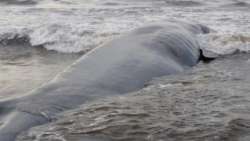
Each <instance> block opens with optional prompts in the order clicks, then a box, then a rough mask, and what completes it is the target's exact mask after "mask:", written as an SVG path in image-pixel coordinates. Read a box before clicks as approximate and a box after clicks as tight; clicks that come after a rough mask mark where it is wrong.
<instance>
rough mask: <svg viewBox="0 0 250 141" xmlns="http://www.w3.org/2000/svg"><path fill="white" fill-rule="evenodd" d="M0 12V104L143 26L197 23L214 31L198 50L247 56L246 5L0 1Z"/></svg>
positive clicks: (195, 0)
mask: <svg viewBox="0 0 250 141" xmlns="http://www.w3.org/2000/svg"><path fill="white" fill-rule="evenodd" d="M0 7H1V8H0V15H1V16H0V44H1V46H0V51H1V52H0V86H1V87H0V99H1V100H3V99H5V98H9V97H12V96H21V95H23V94H26V93H28V92H29V91H30V90H31V89H34V88H36V87H38V86H40V85H41V84H43V83H46V82H47V81H48V80H50V79H52V78H53V77H54V76H55V75H56V74H57V73H58V72H60V71H62V70H63V69H64V68H65V67H66V66H68V65H70V64H71V63H73V62H74V61H75V60H76V59H77V58H78V57H80V56H81V55H82V54H84V53H85V52H87V51H89V50H91V49H93V48H95V47H97V46H100V45H102V44H104V43H106V42H108V41H109V40H112V39H113V38H116V37H117V36H119V35H122V34H124V33H126V32H129V31H131V30H133V29H135V28H137V27H140V26H142V25H145V24H147V23H153V22H159V21H161V22H164V21H165V20H173V19H176V20H186V21H191V22H198V23H201V24H204V25H207V26H209V27H210V28H212V29H213V30H214V32H213V33H211V34H208V35H203V36H200V37H199V38H200V40H201V45H202V47H203V48H205V49H207V50H209V51H211V52H213V53H216V54H218V55H224V54H231V53H234V52H236V51H244V52H247V51H249V50H250V47H249V42H250V35H249V31H250V25H249V24H248V23H249V21H250V14H249V12H250V2H249V1H248V0H209V1H206V0H1V1H0ZM62 60H63V61H62ZM24 82H25V83H24Z"/></svg>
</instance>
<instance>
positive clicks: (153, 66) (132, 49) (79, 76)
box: [0, 22, 209, 141]
mask: <svg viewBox="0 0 250 141" xmlns="http://www.w3.org/2000/svg"><path fill="white" fill-rule="evenodd" d="M208 32H209V29H208V28H207V27H205V26H202V25H200V24H189V23H184V22H166V23H164V24H153V25H149V26H146V27H142V28H139V29H136V30H134V31H132V32H131V33H128V34H126V35H124V36H121V37H120V38H118V39H115V40H113V41H111V42H110V43H107V44H106V45H104V46H101V47H98V48H96V49H94V50H93V51H91V52H89V53H87V54H86V55H84V56H82V57H81V58H80V59H79V60H78V61H77V62H76V63H74V64H73V65H72V66H70V67H69V68H68V69H66V70H65V71H63V72H62V73H60V74H59V75H58V76H57V77H56V78H54V79H53V80H52V81H50V82H48V83H47V84H45V85H44V86H42V87H40V88H38V89H36V90H34V91H33V92H31V93H30V94H29V95H27V96H25V97H22V98H18V99H15V100H11V101H6V102H2V103H0V113H1V115H0V119H1V121H2V124H1V126H0V141H14V140H15V138H16V136H17V135H18V134H19V133H21V132H22V131H25V130H27V129H29V128H30V127H33V126H36V125H41V124H44V123H47V122H49V121H50V120H53V118H54V117H55V115H56V114H57V113H59V112H62V111H65V110H69V109H72V108H76V107H77V106H79V105H80V104H83V103H85V102H87V101H90V100H93V99H100V98H103V97H105V96H112V95H121V94H125V93H128V92H131V91H135V90H138V89H141V88H143V87H144V85H145V83H146V82H148V81H150V80H152V78H154V77H159V76H163V75H168V74H174V73H178V72H182V71H183V70H185V69H187V68H190V67H192V66H194V65H195V64H197V62H198V61H199V60H200V58H202V56H201V51H200V45H199V41H198V40H197V38H196V34H204V33H208ZM24 83H25V82H24Z"/></svg>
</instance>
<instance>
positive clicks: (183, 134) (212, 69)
mask: <svg viewBox="0 0 250 141" xmlns="http://www.w3.org/2000/svg"><path fill="white" fill-rule="evenodd" d="M249 63H250V55H249V54H238V55H231V56H227V57H224V58H220V59H218V60H215V61H213V62H211V63H209V64H202V63H200V64H199V65H198V66H196V67H195V68H194V69H193V70H190V71H188V72H185V73H182V74H177V75H172V76H166V77H162V78H158V79H155V80H154V81H153V82H151V83H150V84H149V86H148V87H146V88H144V89H142V90H140V91H138V92H134V93H131V94H128V95H125V96H119V97H110V98H107V99H104V100H98V101H94V102H90V103H87V104H84V105H82V106H80V108H77V109H75V110H72V111H69V112H65V113H62V114H60V115H59V116H58V119H59V120H57V121H55V122H52V123H50V124H46V125H43V126H38V127H34V128H32V129H31V130H29V131H28V132H25V133H24V134H22V135H20V136H19V138H18V141H33V140H36V141H45V140H46V141H73V140H74V141H81V140H85V139H86V140H88V139H89V140H91V141H92V140H93V141H95V140H98V139H104V141H106V140H107V141H248V140H249V139H250V128H249V127H250V116H249V115H250V95H249V91H250V88H249V82H250V76H249V75H248V74H249V71H250V67H249Z"/></svg>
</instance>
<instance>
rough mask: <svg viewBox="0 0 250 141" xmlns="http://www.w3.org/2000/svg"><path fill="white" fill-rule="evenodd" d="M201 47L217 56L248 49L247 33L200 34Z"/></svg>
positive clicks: (248, 39)
mask: <svg viewBox="0 0 250 141" xmlns="http://www.w3.org/2000/svg"><path fill="white" fill-rule="evenodd" d="M200 41H201V42H200V43H201V48H202V49H203V50H205V51H207V52H208V53H212V54H214V55H217V56H222V55H228V54H234V53H237V52H246V53H247V52H249V51H250V34H248V33H244V34H243V33H231V34H230V33H210V34H207V35H200Z"/></svg>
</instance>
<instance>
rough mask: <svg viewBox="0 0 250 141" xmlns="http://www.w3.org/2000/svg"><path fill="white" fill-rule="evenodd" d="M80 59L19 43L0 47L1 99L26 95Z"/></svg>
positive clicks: (76, 56)
mask: <svg viewBox="0 0 250 141" xmlns="http://www.w3.org/2000/svg"><path fill="white" fill-rule="evenodd" d="M79 56H80V54H62V53H57V52H55V51H47V50H46V49H44V48H41V47H31V46H29V45H22V44H19V45H18V44H12V45H2V46H0V86H1V87H0V100H4V99H9V98H12V97H20V96H23V95H25V94H27V93H28V92H29V91H30V90H32V89H35V88H37V87H38V86H40V85H42V84H43V83H46V82H47V81H49V80H50V79H52V78H54V77H55V75H56V74H57V73H59V72H61V71H62V70H64V69H65V68H66V67H67V66H69V65H70V64H72V63H73V62H74V61H75V60H76V59H77V58H78V57H79Z"/></svg>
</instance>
